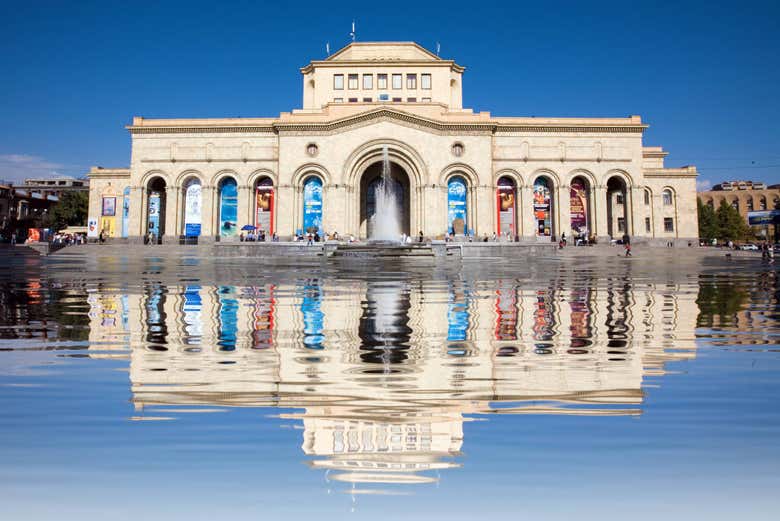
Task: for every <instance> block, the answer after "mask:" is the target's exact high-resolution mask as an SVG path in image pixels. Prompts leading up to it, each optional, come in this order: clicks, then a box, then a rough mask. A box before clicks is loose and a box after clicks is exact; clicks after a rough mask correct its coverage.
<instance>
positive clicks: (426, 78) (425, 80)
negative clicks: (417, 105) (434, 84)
mask: <svg viewBox="0 0 780 521" xmlns="http://www.w3.org/2000/svg"><path fill="white" fill-rule="evenodd" d="M420 87H422V88H423V89H425V90H431V75H430V74H420Z"/></svg>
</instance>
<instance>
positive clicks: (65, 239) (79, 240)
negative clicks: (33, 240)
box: [51, 232, 105, 246]
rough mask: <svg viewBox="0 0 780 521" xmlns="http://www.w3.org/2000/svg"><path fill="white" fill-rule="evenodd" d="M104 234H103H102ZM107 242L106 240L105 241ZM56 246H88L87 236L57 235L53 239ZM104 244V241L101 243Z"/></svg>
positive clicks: (76, 234)
mask: <svg viewBox="0 0 780 521" xmlns="http://www.w3.org/2000/svg"><path fill="white" fill-rule="evenodd" d="M102 233H103V232H101V234H102ZM103 240H105V238H104V239H103ZM51 242H52V244H54V245H55V246H72V245H74V244H86V243H87V236H86V234H83V233H55V234H54V236H52V238H51ZM101 242H102V241H101Z"/></svg>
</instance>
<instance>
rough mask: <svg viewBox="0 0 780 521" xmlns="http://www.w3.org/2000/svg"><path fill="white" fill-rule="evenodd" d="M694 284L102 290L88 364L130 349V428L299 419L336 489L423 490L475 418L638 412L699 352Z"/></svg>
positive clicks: (317, 463)
mask: <svg viewBox="0 0 780 521" xmlns="http://www.w3.org/2000/svg"><path fill="white" fill-rule="evenodd" d="M697 290H698V288H697V286H695V285H686V284H674V285H669V284H663V285H660V286H655V285H653V284H644V285H643V286H642V287H631V286H628V285H626V284H625V282H624V281H621V280H617V279H616V280H614V281H612V280H606V281H604V280H601V281H600V282H599V284H598V285H597V284H596V283H595V282H594V281H592V280H589V279H588V278H587V277H583V278H582V279H581V280H579V281H578V283H577V284H575V285H574V287H570V288H566V289H563V288H561V287H559V285H557V284H554V283H551V284H549V285H548V286H547V287H546V288H545V289H538V287H537V286H535V287H526V286H524V285H522V284H520V283H518V282H517V281H515V280H511V279H509V280H498V281H483V282H474V281H462V280H457V279H455V280H449V281H436V280H405V279H403V278H401V279H400V280H398V279H396V280H392V281H388V280H360V279H355V280H343V279H339V280H329V279H319V278H307V279H299V280H293V281H289V282H279V283H277V284H266V285H258V286H206V285H203V286H198V285H187V286H176V287H174V286H171V287H162V286H159V285H149V286H146V287H145V288H144V291H143V293H142V294H136V293H129V292H122V291H120V290H117V289H108V288H101V289H100V291H98V292H93V293H91V294H90V299H89V304H90V308H91V310H90V319H91V323H90V333H89V334H90V345H91V346H94V347H93V348H94V349H95V350H96V352H95V353H94V356H97V357H100V356H116V353H113V354H106V353H105V352H103V351H97V350H99V349H104V346H105V342H106V341H107V340H108V341H112V342H115V341H116V339H117V338H126V339H128V341H127V342H128V344H129V346H130V350H129V355H128V356H129V362H130V382H131V388H132V401H133V404H134V405H135V407H136V409H137V414H136V418H138V419H143V418H144V417H146V415H149V414H151V411H157V412H164V411H165V410H166V407H169V406H182V405H186V406H210V407H212V408H213V407H214V406H225V407H278V408H282V409H294V410H297V412H282V413H281V414H280V417H281V418H283V419H292V420H296V421H300V422H302V424H303V442H302V446H301V447H302V449H303V452H304V453H305V454H306V455H307V456H309V457H310V458H311V459H310V461H309V465H310V466H311V467H313V468H316V469H327V470H330V471H333V472H330V473H329V479H333V480H336V481H346V482H353V483H424V482H429V481H433V480H435V479H437V477H436V474H435V473H431V472H430V471H433V470H443V469H447V468H452V467H457V466H460V465H461V464H462V463H463V462H462V461H461V458H460V454H461V449H462V445H463V443H464V438H463V424H464V422H467V421H470V420H472V419H474V416H475V415H481V414H569V415H639V414H641V412H642V409H641V405H642V402H643V399H644V391H643V384H644V383H645V379H646V377H647V376H651V375H652V376H658V375H662V374H664V373H665V366H666V364H667V363H668V362H671V361H675V360H682V359H686V358H691V357H693V356H695V347H696V346H695V342H694V339H695V327H696V320H697V316H698V307H697V303H696V296H697V293H698V291H697ZM106 317H111V319H109V320H107V319H106ZM101 346H102V347H101ZM191 410H193V411H197V410H198V409H197V407H195V408H193V409H191ZM180 413H181V410H178V411H174V412H170V413H166V416H171V415H173V416H175V415H176V414H180Z"/></svg>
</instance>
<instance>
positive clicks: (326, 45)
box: [325, 42, 330, 56]
mask: <svg viewBox="0 0 780 521" xmlns="http://www.w3.org/2000/svg"><path fill="white" fill-rule="evenodd" d="M325 54H326V55H327V56H330V42H327V43H326V44H325Z"/></svg>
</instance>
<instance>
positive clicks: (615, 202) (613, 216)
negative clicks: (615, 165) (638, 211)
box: [607, 176, 628, 239]
mask: <svg viewBox="0 0 780 521" xmlns="http://www.w3.org/2000/svg"><path fill="white" fill-rule="evenodd" d="M627 191H628V190H627V187H626V182H625V181H624V180H623V179H622V178H620V177H617V176H614V177H610V178H609V180H608V181H607V233H608V234H609V236H610V237H612V238H613V239H619V238H621V237H623V235H624V234H626V233H628V201H627V200H626V195H627Z"/></svg>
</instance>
